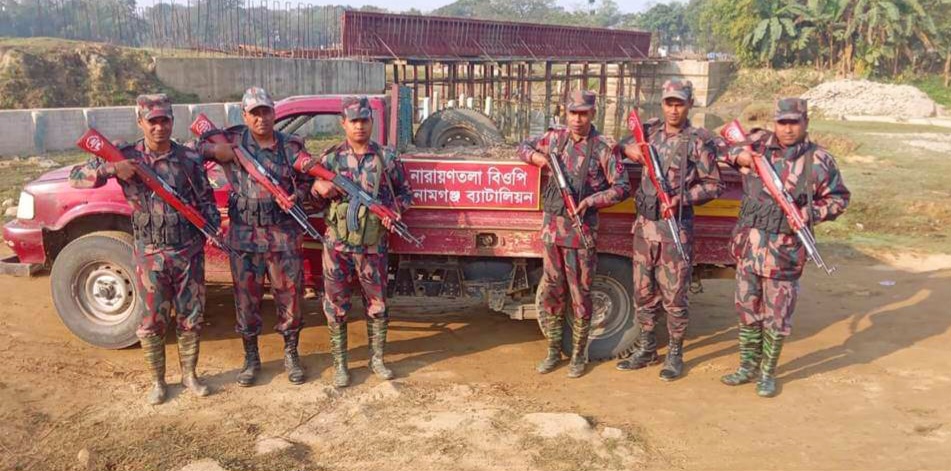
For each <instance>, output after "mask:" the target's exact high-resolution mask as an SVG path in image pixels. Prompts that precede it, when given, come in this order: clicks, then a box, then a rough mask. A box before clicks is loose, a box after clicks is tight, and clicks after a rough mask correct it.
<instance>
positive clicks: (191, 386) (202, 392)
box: [178, 332, 211, 397]
mask: <svg viewBox="0 0 951 471" xmlns="http://www.w3.org/2000/svg"><path fill="white" fill-rule="evenodd" d="M199 343H200V341H199V337H198V332H182V333H180V334H178V361H179V363H181V365H182V386H185V387H186V388H188V390H189V391H191V392H192V393H194V394H195V395H196V396H199V397H204V396H207V395H208V393H209V392H211V391H209V389H208V386H206V385H204V384H202V382H201V381H199V380H198V376H197V375H196V374H195V368H197V366H198V350H199V348H198V345H199Z"/></svg>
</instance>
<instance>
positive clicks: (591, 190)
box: [518, 90, 631, 378]
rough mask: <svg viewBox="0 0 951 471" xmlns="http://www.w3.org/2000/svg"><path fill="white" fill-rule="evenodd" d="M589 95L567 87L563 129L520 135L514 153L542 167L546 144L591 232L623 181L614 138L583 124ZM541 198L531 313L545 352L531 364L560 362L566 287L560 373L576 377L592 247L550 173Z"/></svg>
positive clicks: (625, 187) (543, 369)
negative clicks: (568, 325)
mask: <svg viewBox="0 0 951 471" xmlns="http://www.w3.org/2000/svg"><path fill="white" fill-rule="evenodd" d="M595 98H596V97H595V95H594V94H593V93H591V92H588V91H580V90H576V91H573V92H572V93H571V94H570V95H569V97H568V101H567V103H566V105H565V108H566V110H567V112H568V128H567V129H551V130H549V131H548V132H546V133H545V134H543V135H541V136H538V137H533V138H530V139H527V140H525V141H524V142H522V143H521V144H520V145H519V146H518V155H519V157H520V158H521V159H522V160H523V161H525V162H528V163H530V164H532V165H536V166H538V167H546V166H547V165H548V154H549V151H550V150H552V149H554V151H555V152H556V153H557V158H558V159H560V162H561V165H562V168H563V169H564V172H565V176H566V177H567V178H568V180H569V184H570V185H571V188H572V193H573V194H574V195H575V201H576V203H577V206H578V214H579V215H580V216H581V217H582V220H583V225H584V227H585V229H586V231H588V232H589V233H590V234H591V236H592V238H595V239H596V235H597V229H598V209H600V208H605V207H608V206H612V205H614V204H617V203H619V202H621V201H623V200H624V199H625V198H627V197H628V195H629V194H630V190H631V187H630V182H629V181H628V178H627V172H626V171H625V170H624V166H623V165H622V164H621V161H620V159H618V158H617V157H616V156H615V155H614V153H613V152H612V149H613V145H614V143H613V142H612V141H611V140H610V139H609V138H607V137H605V136H602V135H601V134H600V133H599V132H598V131H597V129H595V128H594V126H593V125H592V124H591V120H592V119H593V117H594V113H595V110H594V108H595ZM542 204H543V205H544V212H545V216H544V219H543V222H542V233H541V236H542V242H544V247H545V248H544V252H543V253H542V260H543V266H544V273H543V275H542V279H541V282H540V283H539V287H538V289H539V290H540V293H539V297H540V299H541V305H540V306H539V308H540V312H539V314H538V317H539V324H540V325H541V326H542V331H543V333H544V334H545V336H546V337H547V338H548V356H547V357H545V359H544V360H542V362H541V363H539V364H538V367H537V368H536V369H537V370H538V372H539V373H542V374H544V373H548V372H550V371H552V370H553V369H554V368H555V367H556V366H557V365H558V363H559V362H560V361H561V341H562V335H563V323H564V309H565V304H566V298H567V297H568V296H569V294H570V297H571V309H572V313H573V315H572V329H571V331H572V334H573V336H572V352H571V362H570V364H569V369H568V377H570V378H577V377H580V376H581V375H583V374H584V371H585V363H586V362H587V346H588V334H589V332H590V329H591V311H592V307H591V280H592V277H593V276H594V274H595V272H596V270H597V263H598V254H597V251H596V249H594V248H593V247H592V248H591V249H585V248H584V245H583V244H582V240H581V234H579V233H578V232H577V231H576V230H575V228H574V227H573V226H572V223H571V219H570V217H569V215H568V214H566V210H565V205H564V202H563V200H562V197H561V194H560V192H559V190H558V186H557V185H556V184H555V182H554V178H549V183H548V186H547V187H546V189H545V192H544V194H543V201H542Z"/></svg>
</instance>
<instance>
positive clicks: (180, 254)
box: [69, 95, 221, 405]
mask: <svg viewBox="0 0 951 471" xmlns="http://www.w3.org/2000/svg"><path fill="white" fill-rule="evenodd" d="M135 110H136V115H137V117H138V126H139V129H141V130H142V132H143V133H144V137H143V139H140V140H138V141H137V142H135V143H134V144H128V145H122V146H120V150H121V151H122V153H123V155H124V156H125V157H126V158H127V159H130V160H134V161H137V162H140V163H142V164H144V165H147V166H149V167H150V168H152V170H154V171H155V173H156V174H157V175H158V176H159V177H160V178H161V179H163V180H164V181H165V182H167V183H168V184H169V185H170V186H171V187H172V188H174V189H175V190H176V191H177V192H178V193H179V195H181V196H182V198H183V199H184V201H185V203H187V204H190V205H191V206H193V207H196V208H198V209H199V210H200V211H201V213H202V215H203V216H204V217H205V219H206V220H208V222H210V223H211V224H212V225H213V226H215V227H218V225H219V223H220V219H221V218H220V216H219V215H218V208H217V207H216V206H215V199H214V194H213V192H212V189H211V185H210V184H209V183H208V179H207V176H206V175H205V171H204V167H203V165H202V160H201V156H199V155H198V154H197V153H196V152H194V151H193V150H191V149H188V148H186V147H184V146H182V145H179V144H178V143H176V142H175V141H173V140H172V139H171V136H172V124H173V123H174V121H173V119H174V118H173V116H172V103H171V102H170V101H169V99H168V97H166V96H165V95H140V96H139V97H138V98H137V99H136V107H135ZM111 177H117V178H118V179H119V185H120V186H121V187H122V192H123V193H124V194H125V197H126V200H127V201H128V202H129V204H130V205H131V206H132V227H133V229H134V241H135V242H134V244H133V250H132V259H133V263H134V264H135V284H136V287H137V290H138V292H139V293H140V294H141V295H142V300H143V302H144V304H145V317H144V318H143V319H142V322H141V323H140V324H139V328H138V330H137V331H136V335H137V336H138V337H139V340H140V342H141V344H142V351H143V352H144V353H145V361H146V363H147V364H148V366H149V370H150V371H151V373H152V381H153V385H152V390H151V391H150V392H149V394H148V396H147V401H148V403H149V404H153V405H154V404H160V403H162V402H163V401H164V400H165V395H166V385H165V333H166V326H167V325H168V322H169V314H170V311H171V308H172V306H173V305H174V306H175V315H176V332H177V334H178V356H179V360H180V362H181V366H182V384H183V385H184V386H185V387H187V388H188V389H189V390H191V391H192V392H193V393H195V394H196V395H198V396H207V395H208V392H209V391H208V387H207V386H205V385H204V384H202V383H201V382H200V381H199V380H198V377H197V376H196V375H195V367H196V365H197V364H198V345H199V331H200V330H201V322H202V316H203V314H204V310H205V252H204V245H205V238H204V236H203V235H202V234H201V232H199V231H198V229H197V228H196V227H195V226H193V225H192V224H191V223H190V222H188V220H186V219H185V217H184V216H182V215H181V214H179V213H178V212H177V211H176V210H175V209H174V208H173V207H172V206H170V205H169V204H167V203H166V202H165V201H164V200H162V199H161V198H159V197H156V196H155V194H154V193H153V192H152V190H150V189H149V188H148V187H147V186H146V185H145V184H144V183H143V182H142V181H140V180H139V179H137V178H136V177H135V172H134V166H133V165H132V163H131V162H127V161H123V162H118V163H115V164H113V163H107V162H103V161H101V160H99V159H98V158H92V159H90V160H89V161H88V162H87V163H86V164H84V165H78V166H76V167H73V169H72V172H71V173H70V175H69V182H70V184H71V185H72V186H73V187H76V188H98V187H101V186H103V185H105V184H106V181H107V180H108V179H109V178H111Z"/></svg>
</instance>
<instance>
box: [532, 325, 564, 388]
mask: <svg viewBox="0 0 951 471" xmlns="http://www.w3.org/2000/svg"><path fill="white" fill-rule="evenodd" d="M546 315H547V314H546ZM546 328H547V329H546V330H547V331H546V332H543V333H544V334H545V337H546V338H547V339H548V356H546V357H545V359H544V360H542V361H541V362H540V363H539V364H538V366H537V367H535V370H536V371H538V372H539V373H541V374H545V373H550V372H551V371H552V370H554V369H555V367H556V366H558V363H560V362H561V340H562V338H563V337H564V334H565V324H564V321H563V320H562V318H560V317H556V318H554V319H551V320H549V321H548V322H547V323H546Z"/></svg>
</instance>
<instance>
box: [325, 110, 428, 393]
mask: <svg viewBox="0 0 951 471" xmlns="http://www.w3.org/2000/svg"><path fill="white" fill-rule="evenodd" d="M340 125H341V126H342V127H343V130H344V132H345V133H346V136H347V139H346V141H344V142H342V143H340V144H338V145H336V146H333V147H331V148H329V149H327V150H326V151H325V152H324V153H323V155H322V156H321V157H320V163H321V165H323V166H324V167H325V168H327V169H328V170H330V171H332V172H334V173H337V174H339V175H342V176H344V177H346V178H349V179H350V180H353V181H354V182H356V183H357V184H359V185H360V186H361V187H362V188H363V189H364V190H366V191H367V192H368V193H369V194H371V195H373V196H374V197H376V198H379V199H380V201H381V202H382V203H383V204H385V205H386V206H388V207H390V208H393V209H395V210H396V213H397V214H402V212H404V211H406V210H407V209H409V207H410V205H411V204H412V202H413V191H412V189H411V188H410V184H409V180H408V179H407V178H406V172H405V171H404V169H403V163H402V162H401V161H400V158H399V156H398V155H397V154H396V152H395V151H393V149H390V148H384V147H382V146H380V145H379V144H377V143H376V142H374V141H373V140H371V139H370V133H371V131H372V130H373V116H372V112H371V110H370V103H369V102H368V101H367V98H366V97H347V98H345V99H344V100H343V103H342V110H341V115H340ZM313 193H314V195H315V196H317V197H319V198H320V204H321V205H326V204H327V203H328V202H329V204H330V208H329V209H328V210H327V212H326V214H327V216H326V222H327V231H326V234H325V236H324V237H325V240H326V243H325V244H324V253H323V262H322V263H323V276H324V314H325V315H326V316H327V327H328V328H329V330H330V345H331V353H332V354H333V361H334V386H336V387H338V388H342V387H346V386H347V385H349V384H350V372H349V370H348V369H347V312H348V311H350V296H351V293H352V289H351V284H352V283H353V282H354V281H355V280H357V281H359V282H360V286H361V288H362V289H363V300H364V305H365V306H366V316H367V339H368V342H369V347H370V354H371V356H370V369H372V370H373V372H374V373H375V374H376V375H377V376H378V377H380V378H382V379H385V380H389V379H392V378H393V371H391V370H390V369H389V368H387V367H386V364H384V363H383V353H384V350H385V347H386V332H387V328H388V325H389V317H388V312H387V307H386V282H387V261H388V256H389V255H388V245H389V244H388V237H387V235H388V232H387V231H388V230H389V229H390V227H391V226H392V223H393V221H391V220H390V219H389V218H383V219H380V218H378V217H377V216H376V215H375V214H373V213H371V212H370V211H368V210H367V208H366V207H359V208H358V209H357V208H351V206H350V205H351V204H355V203H354V202H353V201H352V200H348V199H347V197H346V194H341V192H339V191H338V190H337V189H336V188H335V187H334V186H333V184H332V183H331V182H328V181H325V180H317V181H316V182H314V186H313ZM348 211H355V214H356V215H357V221H358V224H357V227H350V225H349V224H348V221H347V220H348V218H347V212H348Z"/></svg>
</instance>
